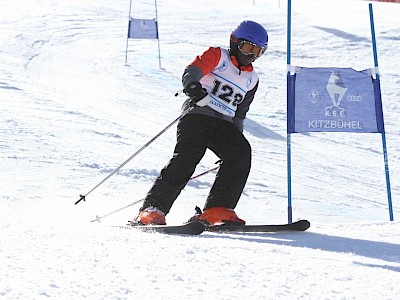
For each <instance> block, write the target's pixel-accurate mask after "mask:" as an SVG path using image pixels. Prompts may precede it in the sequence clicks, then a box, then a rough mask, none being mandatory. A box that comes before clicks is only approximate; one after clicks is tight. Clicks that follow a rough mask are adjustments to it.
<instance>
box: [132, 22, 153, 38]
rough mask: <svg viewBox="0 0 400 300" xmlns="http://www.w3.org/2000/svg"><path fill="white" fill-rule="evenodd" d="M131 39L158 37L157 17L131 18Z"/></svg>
mask: <svg viewBox="0 0 400 300" xmlns="http://www.w3.org/2000/svg"><path fill="white" fill-rule="evenodd" d="M128 38H129V39H158V26H157V20H156V19H130V20H129V27H128Z"/></svg>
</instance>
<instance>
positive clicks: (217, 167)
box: [189, 159, 222, 180]
mask: <svg viewBox="0 0 400 300" xmlns="http://www.w3.org/2000/svg"><path fill="white" fill-rule="evenodd" d="M215 163H216V164H218V166H216V167H215V168H212V169H210V170H207V171H205V172H203V173H200V174H198V175H196V176H193V177H191V178H190V179H189V180H193V179H196V178H198V177H200V176H203V175H206V174H207V173H210V172H212V171H215V170H218V169H219V167H220V166H221V164H222V160H221V159H220V160H218V161H216V162H215Z"/></svg>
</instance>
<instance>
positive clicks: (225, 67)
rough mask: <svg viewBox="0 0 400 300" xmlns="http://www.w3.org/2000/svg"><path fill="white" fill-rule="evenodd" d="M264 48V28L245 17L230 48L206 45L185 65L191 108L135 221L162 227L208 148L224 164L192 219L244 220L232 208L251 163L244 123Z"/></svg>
mask: <svg viewBox="0 0 400 300" xmlns="http://www.w3.org/2000/svg"><path fill="white" fill-rule="evenodd" d="M267 46H268V34H267V31H266V30H265V29H264V27H263V26H262V25H260V24H258V23H256V22H253V21H243V22H241V23H240V24H239V26H238V27H237V28H236V29H234V30H233V31H232V33H231V35H230V48H229V49H223V48H214V47H210V48H208V49H207V50H206V51H205V52H204V53H203V54H202V55H199V56H197V57H196V58H195V59H194V61H193V62H191V63H190V64H189V65H188V66H187V67H186V68H185V70H184V73H183V76H182V84H183V87H184V89H183V91H184V93H185V94H186V95H187V96H188V99H187V100H186V101H185V103H184V105H183V110H184V111H185V110H189V112H188V113H187V114H186V115H185V116H184V117H183V118H182V119H181V120H180V121H179V123H178V126H177V127H178V129H177V143H176V146H175V150H174V154H173V157H172V159H171V160H170V161H169V163H168V164H167V165H166V166H165V167H164V168H163V169H162V170H161V173H160V175H159V176H158V178H157V179H156V181H155V182H154V184H153V186H152V188H151V189H150V191H149V192H148V194H147V195H146V198H145V201H144V203H143V205H142V207H141V208H140V211H139V214H138V215H137V216H136V217H135V222H137V223H139V224H142V225H150V224H157V225H165V224H166V219H165V215H166V214H168V212H169V211H170V209H171V207H172V205H173V203H174V201H175V200H176V198H177V197H178V195H179V194H180V192H181V190H182V189H183V188H184V187H185V185H186V184H187V182H188V181H189V179H190V177H191V176H192V174H193V173H194V171H195V168H196V166H197V164H198V163H199V162H200V160H201V159H202V157H203V156H204V154H205V152H206V149H210V150H211V151H212V152H214V153H215V154H216V155H217V156H218V157H219V158H220V159H221V160H222V163H221V166H220V169H219V171H218V174H217V176H216V179H215V182H214V184H213V186H212V188H211V190H210V192H209V195H208V198H207V200H206V203H205V205H204V209H203V212H201V210H200V209H197V213H196V215H195V216H194V217H192V218H191V220H194V219H196V220H200V221H202V222H204V223H205V224H207V225H218V224H227V225H228V224H232V223H233V224H241V225H244V224H245V221H244V220H242V219H240V218H239V217H238V216H237V214H236V213H235V211H234V209H235V207H236V205H237V203H238V201H239V198H240V195H241V193H242V191H243V189H244V186H245V184H246V181H247V177H248V175H249V172H250V167H251V147H250V144H249V142H248V141H247V139H246V138H245V137H244V135H243V133H242V132H243V121H244V119H245V117H246V113H247V111H248V110H249V106H250V104H251V103H252V101H253V99H254V95H255V93H256V91H257V88H258V76H257V74H256V72H255V71H254V69H253V66H252V63H253V62H254V61H255V60H256V59H257V58H259V57H260V56H262V54H263V53H264V52H265V50H266V49H267ZM190 109H191V110H190Z"/></svg>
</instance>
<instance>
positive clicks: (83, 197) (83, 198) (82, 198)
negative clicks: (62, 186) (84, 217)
mask: <svg viewBox="0 0 400 300" xmlns="http://www.w3.org/2000/svg"><path fill="white" fill-rule="evenodd" d="M79 197H81V198H80V199H79V200H78V201H76V202H75V205H77V204H78V203H79V202H81V201H82V200H83V201H86V199H85V196H84V195H79Z"/></svg>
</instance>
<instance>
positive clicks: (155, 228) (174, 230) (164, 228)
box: [119, 221, 205, 235]
mask: <svg viewBox="0 0 400 300" xmlns="http://www.w3.org/2000/svg"><path fill="white" fill-rule="evenodd" d="M119 227H123V228H127V229H135V230H140V231H143V232H158V233H165V234H182V235H198V234H200V233H202V232H203V231H204V230H205V226H204V224H203V223H201V222H198V221H193V222H188V223H185V224H182V225H139V224H136V223H134V222H131V221H130V222H129V223H128V225H126V226H119Z"/></svg>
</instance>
